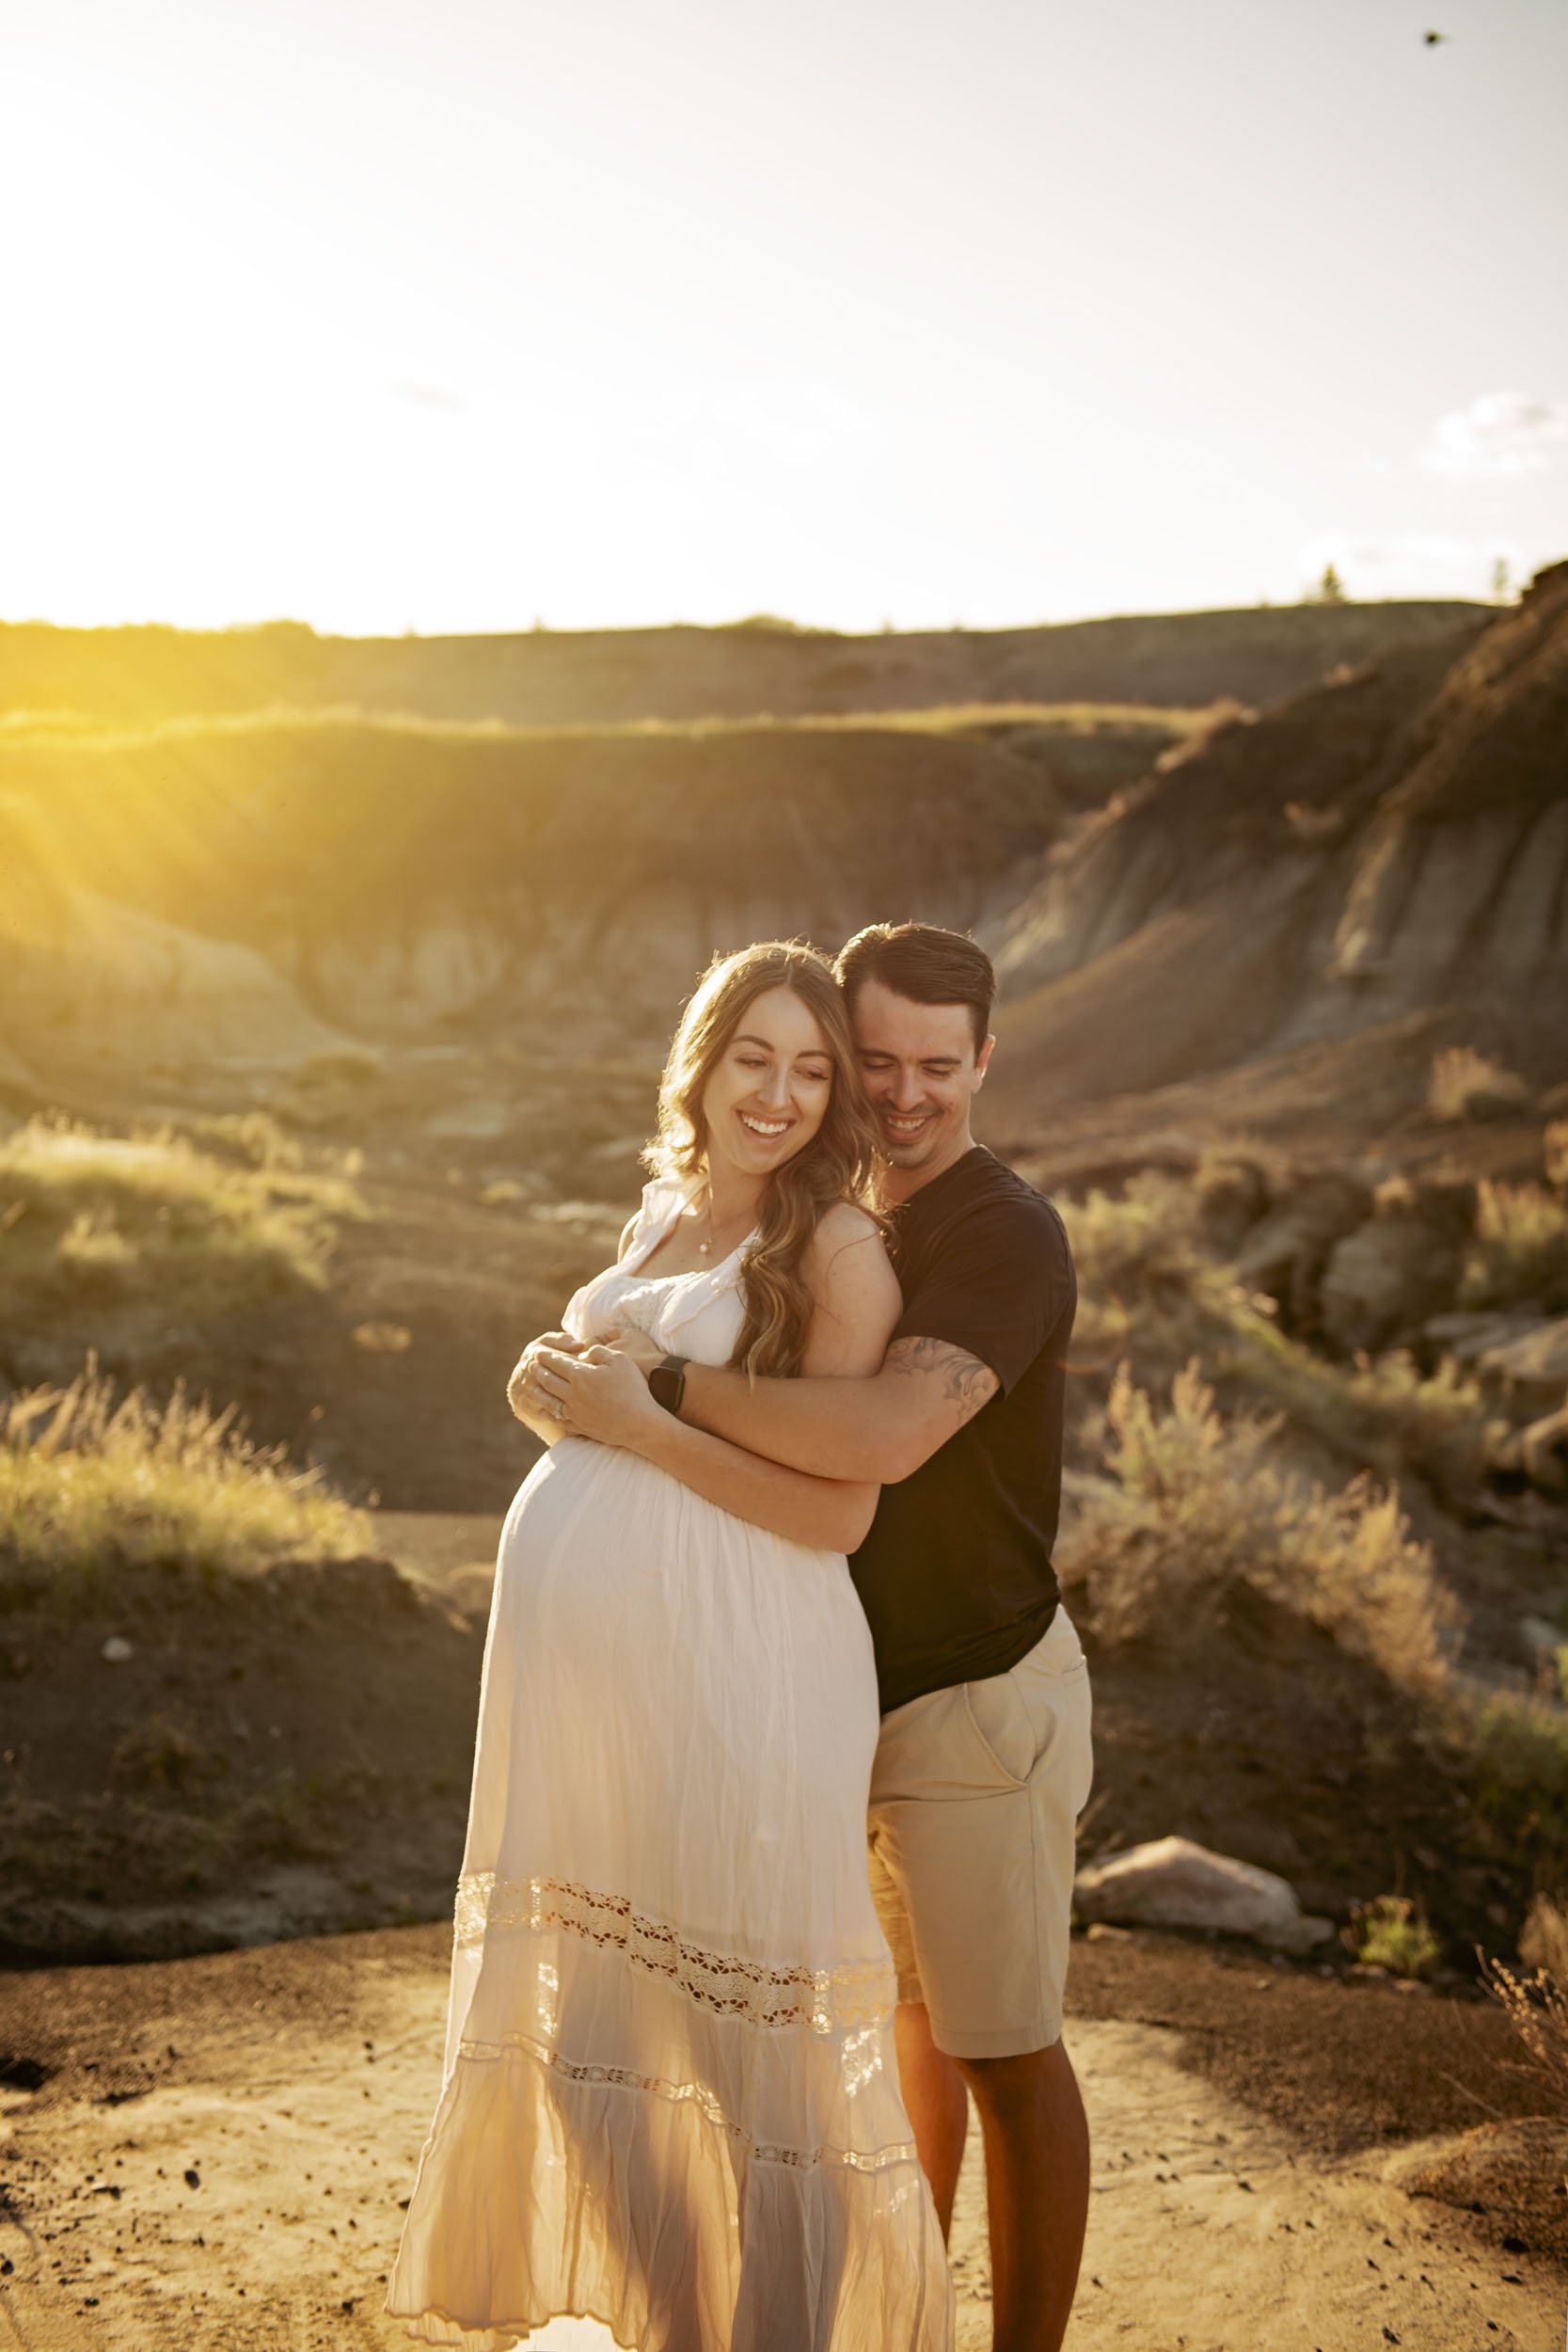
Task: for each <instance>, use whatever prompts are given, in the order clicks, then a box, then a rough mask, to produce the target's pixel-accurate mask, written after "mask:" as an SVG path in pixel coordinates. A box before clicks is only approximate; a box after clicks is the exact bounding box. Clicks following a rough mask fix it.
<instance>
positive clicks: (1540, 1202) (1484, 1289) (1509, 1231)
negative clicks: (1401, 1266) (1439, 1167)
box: [1459, 1177, 1568, 1310]
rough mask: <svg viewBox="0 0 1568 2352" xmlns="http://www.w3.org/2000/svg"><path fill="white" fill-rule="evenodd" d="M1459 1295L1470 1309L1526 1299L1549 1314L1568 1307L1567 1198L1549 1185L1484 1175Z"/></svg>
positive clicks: (1509, 1304)
mask: <svg viewBox="0 0 1568 2352" xmlns="http://www.w3.org/2000/svg"><path fill="white" fill-rule="evenodd" d="M1459 1295H1460V1303H1461V1305H1462V1306H1465V1307H1477V1308H1480V1307H1512V1306H1516V1305H1517V1304H1518V1303H1519V1301H1520V1300H1522V1299H1527V1298H1528V1299H1534V1300H1536V1301H1538V1302H1539V1303H1540V1304H1541V1305H1543V1306H1544V1307H1546V1308H1547V1309H1548V1310H1552V1309H1555V1308H1561V1307H1568V1200H1562V1199H1561V1198H1560V1196H1559V1195H1558V1194H1557V1193H1555V1192H1549V1191H1548V1190H1547V1189H1546V1187H1545V1185H1544V1184H1493V1183H1491V1182H1489V1181H1488V1180H1487V1179H1486V1178H1485V1177H1483V1178H1482V1179H1481V1184H1480V1187H1479V1190H1478V1193H1477V1199H1476V1230H1475V1237H1474V1240H1473V1241H1472V1243H1471V1245H1470V1248H1469V1252H1468V1254H1467V1256H1466V1259H1465V1270H1464V1273H1463V1275H1462V1277H1461V1280H1460V1293H1459Z"/></svg>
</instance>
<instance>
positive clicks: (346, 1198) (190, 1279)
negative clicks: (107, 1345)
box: [0, 1114, 366, 1327]
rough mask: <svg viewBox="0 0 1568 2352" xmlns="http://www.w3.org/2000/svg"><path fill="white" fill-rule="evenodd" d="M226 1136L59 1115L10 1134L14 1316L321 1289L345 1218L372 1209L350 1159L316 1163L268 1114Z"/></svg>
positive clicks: (5, 1196)
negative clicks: (112, 1131) (87, 1303)
mask: <svg viewBox="0 0 1568 2352" xmlns="http://www.w3.org/2000/svg"><path fill="white" fill-rule="evenodd" d="M215 1139H217V1138H215ZM223 1146H227V1147H228V1148H229V1152H230V1156H228V1157H221V1156H218V1155H217V1153H216V1152H207V1151H202V1150H199V1149H198V1147H197V1146H196V1145H195V1144H193V1143H191V1142H190V1141H189V1140H188V1139H187V1138H186V1137H184V1136H180V1135H176V1134H175V1133H173V1132H172V1131H171V1130H169V1129H167V1128H159V1129H157V1130H155V1131H152V1132H150V1133H145V1134H134V1135H130V1136H115V1135H106V1134H103V1133H102V1132H100V1131H99V1130H97V1129H95V1128H91V1127H87V1126H84V1125H81V1124H79V1123H76V1122H73V1121H71V1120H63V1119H58V1118H55V1117H51V1116H43V1117H38V1118H34V1119H30V1120H27V1121H26V1123H25V1124H24V1125H23V1126H20V1127H18V1128H16V1129H15V1130H14V1132H13V1133H12V1134H10V1135H9V1136H5V1137H4V1138H0V1216H3V1217H4V1219H5V1233H4V1248H3V1249H0V1324H3V1323H10V1324H12V1325H13V1326H16V1327H20V1326H21V1325H23V1324H24V1323H25V1322H39V1321H46V1320H49V1319H52V1318H53V1317H56V1316H57V1315H58V1314H59V1312H60V1311H62V1310H63V1309H69V1308H70V1306H71V1304H72V1302H74V1301H76V1300H79V1299H83V1298H91V1299H110V1300H117V1301H133V1300H137V1299H147V1300H156V1301H157V1303H158V1304H159V1305H160V1306H161V1307H166V1308H167V1309H168V1311H169V1313H170V1315H171V1316H178V1315H182V1314H186V1315H200V1314H202V1313H210V1312H214V1311H222V1310H224V1309H228V1308H233V1307H239V1306H244V1305H248V1304H251V1303H253V1302H255V1301H257V1300H259V1299H262V1298H267V1297H272V1296H276V1295H279V1294H282V1293H287V1292H288V1291H291V1290H299V1289H319V1288H320V1287H321V1286H322V1284H323V1283H324V1281H325V1266H326V1262H327V1259H328V1257H329V1255H330V1252H331V1249H332V1246H333V1241H334V1238H335V1235H336V1232H337V1228H338V1225H339V1224H340V1223H341V1221H342V1220H344V1219H346V1218H358V1217H362V1216H364V1215H365V1214H366V1212H365V1207H364V1203H363V1201H362V1200H361V1199H360V1197H359V1194H358V1192H357V1190H356V1187H355V1185H354V1183H353V1181H352V1178H351V1175H350V1174H349V1172H348V1171H347V1169H346V1168H345V1167H344V1165H343V1164H342V1163H341V1162H339V1163H338V1164H337V1165H335V1166H333V1167H330V1168H323V1167H320V1166H307V1165H306V1164H305V1160H304V1156H303V1154H302V1153H301V1152H299V1151H298V1148H297V1147H294V1148H293V1151H292V1152H291V1151H290V1150H289V1148H288V1147H287V1145H286V1142H285V1139H284V1138H282V1137H281V1136H280V1135H278V1134H277V1131H275V1130H274V1129H273V1126H272V1122H271V1121H269V1120H266V1119H265V1116H264V1114H251V1115H250V1116H249V1117H248V1118H247V1119H245V1120H235V1121H233V1122H231V1123H230V1124H229V1125H228V1126H227V1129H226V1132H225V1133H224V1135H223V1136H222V1137H221V1141H220V1149H221V1148H222V1147H223Z"/></svg>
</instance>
